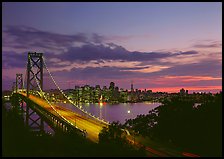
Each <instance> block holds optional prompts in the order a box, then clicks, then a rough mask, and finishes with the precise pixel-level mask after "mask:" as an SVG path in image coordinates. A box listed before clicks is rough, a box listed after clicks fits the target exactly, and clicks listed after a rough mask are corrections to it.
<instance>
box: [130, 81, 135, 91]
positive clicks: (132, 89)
mask: <svg viewBox="0 0 224 159" xmlns="http://www.w3.org/2000/svg"><path fill="white" fill-rule="evenodd" d="M131 92H134V88H133V81H131Z"/></svg>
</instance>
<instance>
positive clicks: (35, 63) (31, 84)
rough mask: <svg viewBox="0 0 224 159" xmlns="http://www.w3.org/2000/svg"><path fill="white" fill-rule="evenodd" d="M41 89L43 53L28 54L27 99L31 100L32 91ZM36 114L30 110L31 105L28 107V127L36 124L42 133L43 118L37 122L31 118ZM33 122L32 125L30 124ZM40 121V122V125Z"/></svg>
mask: <svg viewBox="0 0 224 159" xmlns="http://www.w3.org/2000/svg"><path fill="white" fill-rule="evenodd" d="M38 85H39V86H40V89H41V90H43V53H37V52H28V63H27V88H26V90H27V91H26V92H27V97H28V98H29V95H30V90H33V91H38V90H39V86H38ZM33 113H34V111H32V109H30V107H29V105H27V106H26V125H27V126H29V125H30V126H31V125H33V124H35V125H36V126H37V127H35V128H38V129H39V130H40V132H43V131H44V122H43V119H42V118H41V117H39V118H38V119H36V120H33V119H32V118H31V115H32V114H33ZM29 121H31V123H29ZM38 121H40V122H39V123H38Z"/></svg>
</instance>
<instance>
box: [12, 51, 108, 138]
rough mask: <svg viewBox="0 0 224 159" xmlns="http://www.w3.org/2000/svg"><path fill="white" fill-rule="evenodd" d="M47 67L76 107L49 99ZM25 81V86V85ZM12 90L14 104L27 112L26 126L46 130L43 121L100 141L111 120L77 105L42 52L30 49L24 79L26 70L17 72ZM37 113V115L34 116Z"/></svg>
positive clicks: (65, 131)
mask: <svg viewBox="0 0 224 159" xmlns="http://www.w3.org/2000/svg"><path fill="white" fill-rule="evenodd" d="M44 68H45V69H46V70H47V72H48V74H49V75H50V77H51V79H52V80H53V83H54V84H55V86H56V87H57V89H58V90H59V91H60V93H61V94H62V95H63V96H64V98H65V99H66V100H67V101H69V102H70V103H71V104H72V105H73V106H74V107H76V108H77V111H76V112H74V111H71V110H70V109H67V108H64V107H62V106H60V105H57V104H55V103H53V102H52V101H50V100H49V97H48V96H47V93H46V92H44V91H43V71H44ZM25 84H26V88H25ZM12 89H13V91H12V94H11V101H12V105H13V106H16V107H19V108H20V110H22V111H23V113H24V114H25V117H24V120H25V123H26V126H28V127H29V128H31V129H32V130H35V131H37V132H44V122H45V123H47V124H48V125H49V126H50V127H51V128H52V129H53V130H54V131H55V133H72V132H78V133H80V134H82V135H84V136H86V137H87V138H88V139H90V140H92V141H94V142H98V135H99V133H100V131H101V130H102V129H103V127H107V126H108V125H109V122H107V121H105V120H103V119H100V118H99V117H96V116H94V115H92V114H91V113H89V112H87V111H85V110H84V109H83V108H82V107H81V106H78V105H76V104H75V103H74V102H73V101H72V100H71V99H70V98H69V97H68V96H67V95H66V94H65V93H64V92H63V90H62V89H60V87H59V86H58V84H57V83H56V81H55V80H54V78H53V76H52V75H51V72H50V71H49V69H48V68H47V65H46V62H45V60H44V57H43V53H36V52H28V58H27V68H26V75H25V80H24V79H23V74H21V73H19V74H16V82H14V83H13V88H12ZM34 115H36V116H37V115H38V117H37V118H36V119H34V117H33V116H34Z"/></svg>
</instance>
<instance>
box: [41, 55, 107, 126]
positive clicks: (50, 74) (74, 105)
mask: <svg viewBox="0 0 224 159" xmlns="http://www.w3.org/2000/svg"><path fill="white" fill-rule="evenodd" d="M43 62H44V65H45V67H46V69H47V71H48V73H49V75H50V76H51V79H52V80H53V82H54V84H55V85H56V86H57V88H58V89H59V90H60V92H61V93H62V94H63V95H64V96H65V98H66V99H67V100H68V101H69V102H70V103H72V104H73V105H74V106H75V107H77V106H76V105H75V104H74V102H73V101H71V100H70V99H69V98H68V97H67V96H66V95H65V94H64V92H63V91H62V90H61V89H60V87H59V86H58V84H57V83H56V82H55V80H54V78H53V76H52V75H51V73H50V71H49V70H48V68H47V65H46V63H45V60H44V58H43ZM77 108H79V109H80V110H81V111H82V112H84V113H86V114H88V115H90V116H92V117H93V118H95V119H97V120H99V121H101V122H103V123H106V124H110V123H109V122H106V121H104V120H103V119H99V117H98V118H96V117H95V116H94V115H92V114H91V113H88V112H87V111H85V110H84V109H82V108H81V106H80V107H77Z"/></svg>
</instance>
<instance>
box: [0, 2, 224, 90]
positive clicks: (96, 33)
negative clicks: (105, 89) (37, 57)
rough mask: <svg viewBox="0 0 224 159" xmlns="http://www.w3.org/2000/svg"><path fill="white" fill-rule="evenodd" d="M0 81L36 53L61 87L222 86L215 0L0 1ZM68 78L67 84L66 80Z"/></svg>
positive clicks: (8, 82)
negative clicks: (123, 0) (159, 0)
mask: <svg viewBox="0 0 224 159" xmlns="http://www.w3.org/2000/svg"><path fill="white" fill-rule="evenodd" d="M2 8H3V16H2V27H3V30H2V34H3V38H2V39H3V43H2V44H3V47H2V58H3V59H2V67H3V68H2V70H3V73H2V82H3V83H2V86H3V90H4V89H9V90H10V89H11V87H12V83H13V82H14V81H15V75H16V73H23V74H25V66H26V62H27V53H28V52H30V51H31V52H32V51H34V52H43V53H44V58H45V60H46V63H47V66H48V68H49V70H50V71H51V73H52V75H53V76H54V78H55V80H56V81H57V83H58V84H59V85H60V87H61V88H62V89H68V88H69V87H73V86H75V85H85V84H88V85H91V86H94V85H100V86H103V85H106V86H109V84H110V82H111V81H113V82H115V84H116V85H117V86H118V87H119V88H124V89H130V87H131V81H133V83H134V88H135V89H150V90H153V92H156V91H159V92H160V91H161V92H179V90H180V89H181V88H184V89H186V90H189V92H190V93H192V92H199V91H202V92H218V91H220V90H222V77H221V72H222V50H221V46H222V40H221V34H222V30H221V25H222V24H221V22H222V21H221V15H222V14H221V3H219V2H216V3H211V2H210V3H205V2H203V3H189V2H188V3H152V2H150V3H61V2H60V3H40V2H38V3H27V2H26V3H16V2H5V3H2ZM68 83H70V84H68Z"/></svg>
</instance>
